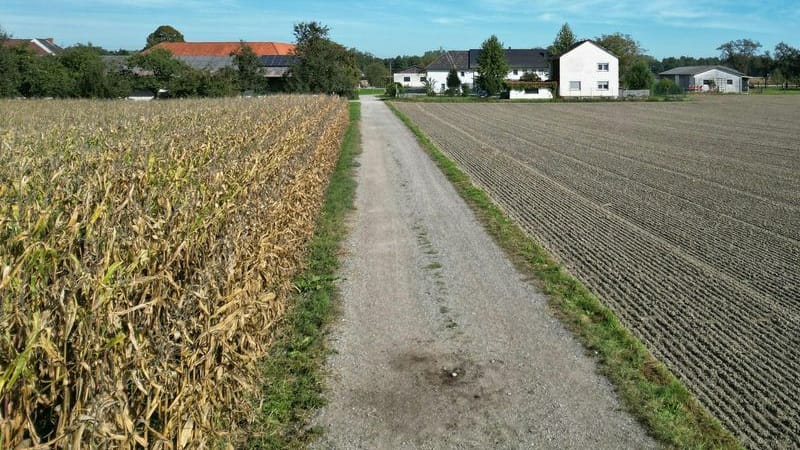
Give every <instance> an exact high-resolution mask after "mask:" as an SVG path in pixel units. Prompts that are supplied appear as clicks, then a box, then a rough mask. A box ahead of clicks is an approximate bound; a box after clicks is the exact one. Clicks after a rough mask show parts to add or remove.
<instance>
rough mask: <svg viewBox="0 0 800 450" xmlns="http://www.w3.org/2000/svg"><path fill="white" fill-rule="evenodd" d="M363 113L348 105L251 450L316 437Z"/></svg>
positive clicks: (270, 364) (268, 367)
mask: <svg viewBox="0 0 800 450" xmlns="http://www.w3.org/2000/svg"><path fill="white" fill-rule="evenodd" d="M360 108H361V104H360V103H358V102H352V103H350V127H349V128H348V130H347V134H346V135H345V138H344V142H343V144H342V151H341V155H340V157H339V161H338V163H337V165H336V168H335V169H334V172H333V174H332V175H331V180H330V185H329V186H328V190H327V193H326V197H325V203H324V205H323V209H322V213H321V215H320V218H319V220H318V222H317V225H316V231H315V233H314V238H313V239H312V241H311V243H310V245H309V253H308V256H307V264H306V267H307V269H306V270H305V271H304V272H303V273H302V274H301V275H300V276H298V277H297V278H296V279H295V285H296V286H297V288H298V291H299V293H298V294H297V295H295V296H294V298H293V299H292V302H293V304H292V305H291V306H290V310H289V312H288V313H287V315H286V318H285V319H284V321H283V322H282V323H281V324H280V325H279V327H278V330H277V332H276V333H277V336H276V341H275V343H274V345H273V347H272V350H271V352H270V354H269V356H268V357H267V358H266V359H265V361H264V362H263V377H264V384H263V388H262V395H261V399H260V400H262V401H263V404H261V405H260V406H257V408H258V409H259V416H258V418H257V421H256V423H255V424H254V425H253V427H252V431H251V436H250V437H249V438H248V442H247V447H249V448H259V449H261V448H268V449H273V448H274V449H279V448H280V449H283V448H303V447H304V446H305V445H306V444H307V443H308V441H309V440H310V438H312V437H313V436H314V434H315V432H316V431H315V430H308V429H307V428H306V427H307V426H308V422H309V417H310V414H311V413H312V412H313V411H314V410H315V409H316V408H319V407H320V406H322V405H323V404H324V399H323V397H322V390H323V375H324V374H323V369H322V367H323V365H324V363H325V357H326V356H327V354H328V349H327V347H326V345H325V330H326V327H327V325H328V324H329V323H330V322H331V320H332V318H333V317H334V316H335V312H336V307H335V303H334V300H335V298H336V296H337V290H336V284H335V283H336V272H337V270H338V268H339V261H338V259H337V252H338V251H339V248H340V245H341V242H342V241H343V240H344V238H345V236H346V234H347V227H346V224H345V217H346V215H347V213H348V211H350V210H352V208H353V199H354V198H355V190H356V181H355V179H354V176H353V174H354V168H355V167H356V166H357V164H358V163H357V162H356V161H355V157H356V155H358V153H359V152H360V151H361V137H360V133H359V128H358V122H359V120H360V114H361V109H360Z"/></svg>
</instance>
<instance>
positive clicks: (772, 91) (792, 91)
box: [750, 86, 800, 95]
mask: <svg viewBox="0 0 800 450" xmlns="http://www.w3.org/2000/svg"><path fill="white" fill-rule="evenodd" d="M750 93H751V94H758V95H800V87H791V88H789V89H783V88H779V87H776V86H770V87H768V88H766V89H761V88H757V87H755V88H751V89H750Z"/></svg>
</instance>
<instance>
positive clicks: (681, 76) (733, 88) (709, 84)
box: [658, 66, 750, 93]
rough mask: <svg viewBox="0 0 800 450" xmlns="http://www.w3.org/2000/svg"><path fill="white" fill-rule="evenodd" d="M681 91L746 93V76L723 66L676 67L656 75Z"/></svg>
mask: <svg viewBox="0 0 800 450" xmlns="http://www.w3.org/2000/svg"><path fill="white" fill-rule="evenodd" d="M658 78H659V79H663V78H666V79H669V80H672V81H674V82H675V84H677V85H678V86H680V87H681V88H682V89H684V90H687V91H699V92H726V93H738V92H746V91H747V82H748V80H749V79H750V77H748V76H747V75H745V74H743V73H741V72H739V71H737V70H734V69H731V68H730V67H725V66H687V67H676V68H674V69H670V70H667V71H666V72H661V73H659V74H658Z"/></svg>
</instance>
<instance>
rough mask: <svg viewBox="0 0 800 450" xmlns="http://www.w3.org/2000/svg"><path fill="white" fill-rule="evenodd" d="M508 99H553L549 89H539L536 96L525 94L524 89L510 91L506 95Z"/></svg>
mask: <svg viewBox="0 0 800 450" xmlns="http://www.w3.org/2000/svg"><path fill="white" fill-rule="evenodd" d="M508 98H509V99H511V100H515V99H550V98H553V91H551V90H550V88H539V92H538V93H536V94H526V93H525V90H524V89H512V90H511V91H509V93H508Z"/></svg>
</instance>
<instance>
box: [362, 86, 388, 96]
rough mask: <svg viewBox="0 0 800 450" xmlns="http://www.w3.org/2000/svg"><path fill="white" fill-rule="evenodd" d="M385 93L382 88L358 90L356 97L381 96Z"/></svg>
mask: <svg viewBox="0 0 800 450" xmlns="http://www.w3.org/2000/svg"><path fill="white" fill-rule="evenodd" d="M385 92H386V89H384V88H361V89H359V90H358V95H383V94H384V93H385Z"/></svg>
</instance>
